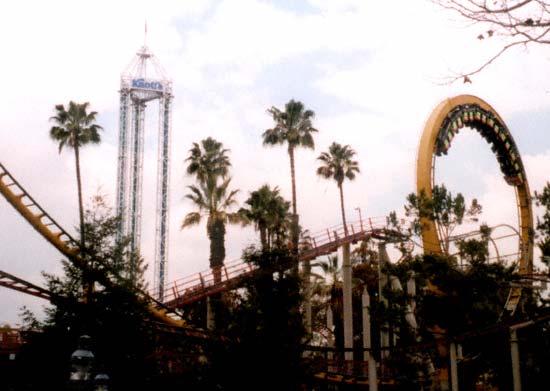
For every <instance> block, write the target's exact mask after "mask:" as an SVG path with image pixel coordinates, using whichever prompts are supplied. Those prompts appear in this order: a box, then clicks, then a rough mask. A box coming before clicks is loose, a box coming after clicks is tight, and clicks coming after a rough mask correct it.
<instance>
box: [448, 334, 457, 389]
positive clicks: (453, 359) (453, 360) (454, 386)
mask: <svg viewBox="0 0 550 391" xmlns="http://www.w3.org/2000/svg"><path fill="white" fill-rule="evenodd" d="M450 345H451V346H450V349H449V350H450V353H449V355H450V361H451V391H458V368H457V364H456V342H451V344H450Z"/></svg>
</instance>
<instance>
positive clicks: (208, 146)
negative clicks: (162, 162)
mask: <svg viewBox="0 0 550 391" xmlns="http://www.w3.org/2000/svg"><path fill="white" fill-rule="evenodd" d="M228 152H229V150H228V149H225V148H223V144H222V143H221V142H219V141H217V140H215V139H213V138H212V137H208V138H205V139H204V140H202V141H201V143H200V144H198V143H193V147H192V148H191V149H190V150H189V157H188V158H187V159H185V161H188V162H189V165H188V166H187V173H188V174H190V175H195V177H196V178H197V180H198V181H199V182H206V181H207V180H208V179H209V178H216V177H222V178H225V177H226V176H227V174H228V172H229V167H231V162H230V161H229V156H227V153H228Z"/></svg>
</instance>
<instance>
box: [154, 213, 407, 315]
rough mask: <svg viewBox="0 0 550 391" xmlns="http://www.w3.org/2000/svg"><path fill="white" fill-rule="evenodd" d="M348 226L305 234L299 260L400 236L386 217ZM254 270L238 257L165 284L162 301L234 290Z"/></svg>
mask: <svg viewBox="0 0 550 391" xmlns="http://www.w3.org/2000/svg"><path fill="white" fill-rule="evenodd" d="M347 228H348V235H347V236H346V235H345V230H344V226H343V225H342V224H340V225H335V226H332V227H329V228H327V229H324V230H322V231H318V232H315V233H313V234H308V235H305V236H303V237H302V240H301V242H300V256H299V260H300V261H301V262H303V261H307V260H312V259H314V258H317V257H319V256H321V255H326V254H330V253H332V252H334V251H337V250H338V248H339V247H340V246H342V245H344V244H347V243H355V242H358V241H360V240H365V239H368V238H371V237H373V238H377V239H384V238H387V237H396V236H397V235H399V234H398V233H397V232H395V231H392V230H390V229H389V228H388V220H387V218H386V217H372V218H368V219H365V220H363V219H361V220H358V221H355V222H352V223H349V224H348V225H347ZM254 270H255V268H254V266H253V265H251V264H249V263H246V262H245V261H244V260H242V259H237V260H233V261H230V262H228V263H226V264H225V265H224V266H222V267H221V268H220V269H218V270H216V271H213V270H211V269H209V270H204V271H201V272H199V273H195V274H193V275H190V276H186V277H183V278H180V279H178V280H175V281H173V282H171V283H169V284H167V285H166V289H165V290H164V293H163V295H162V296H161V297H163V298H164V300H163V304H164V305H165V306H166V307H168V308H170V309H173V308H180V307H182V306H185V305H187V304H191V303H194V302H196V301H198V300H201V299H203V298H205V297H207V296H210V295H213V294H215V293H219V292H223V291H226V290H229V289H234V288H235V287H237V286H239V284H241V283H242V280H243V278H244V277H246V276H248V275H250V274H252V273H253V272H254ZM215 276H216V277H217V278H215ZM151 295H152V296H154V297H159V295H158V292H153V293H151Z"/></svg>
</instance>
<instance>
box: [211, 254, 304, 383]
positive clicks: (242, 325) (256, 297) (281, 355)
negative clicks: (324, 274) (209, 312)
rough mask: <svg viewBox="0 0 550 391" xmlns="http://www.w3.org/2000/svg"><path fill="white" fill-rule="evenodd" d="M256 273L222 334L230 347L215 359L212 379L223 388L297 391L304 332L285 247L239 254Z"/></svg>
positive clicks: (297, 290) (296, 284) (296, 280)
mask: <svg viewBox="0 0 550 391" xmlns="http://www.w3.org/2000/svg"><path fill="white" fill-rule="evenodd" d="M243 258H244V259H245V261H246V262H248V263H250V264H253V265H255V266H256V267H255V272H254V273H253V274H251V275H250V276H248V277H247V278H246V279H245V281H244V284H243V285H242V293H241V294H240V295H239V297H240V298H239V301H238V303H237V305H235V306H234V307H233V313H232V316H231V318H230V320H229V321H228V323H227V325H226V329H225V330H224V335H225V336H227V337H228V338H229V339H230V341H231V342H230V344H229V346H228V345H227V344H224V345H223V346H219V347H218V349H217V350H216V351H215V354H214V355H213V364H212V367H213V370H214V373H212V374H211V375H210V377H211V378H215V379H216V382H217V383H219V384H220V387H218V388H217V389H227V390H233V389H235V390H237V389H243V390H254V389H261V390H300V389H301V388H300V385H301V384H302V382H303V380H304V371H305V368H304V364H303V357H302V355H303V342H304V337H305V330H304V325H303V321H302V316H301V313H300V304H301V295H300V278H299V276H297V275H296V274H295V273H292V272H291V271H290V269H291V266H292V265H293V264H294V256H293V255H292V253H291V252H290V251H289V249H287V248H278V247H273V248H271V249H269V250H261V251H260V250H256V249H253V248H250V249H248V250H246V251H245V252H244V254H243Z"/></svg>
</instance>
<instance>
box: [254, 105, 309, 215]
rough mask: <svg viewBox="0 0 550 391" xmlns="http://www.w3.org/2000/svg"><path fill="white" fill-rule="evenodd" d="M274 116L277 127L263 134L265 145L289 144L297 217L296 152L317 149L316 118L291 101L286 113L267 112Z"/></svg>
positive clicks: (293, 200) (294, 206) (271, 109)
mask: <svg viewBox="0 0 550 391" xmlns="http://www.w3.org/2000/svg"><path fill="white" fill-rule="evenodd" d="M267 112H268V113H269V114H271V115H272V116H273V120H274V121H275V127H274V128H272V129H267V130H266V131H265V132H264V133H263V134H262V137H263V144H264V146H265V145H278V144H285V143H286V144H287V150H288V156H289V158H290V175H291V181H292V213H293V214H294V216H296V215H297V208H296V174H295V170H294V150H295V149H296V148H298V147H303V148H310V149H314V148H315V143H314V141H313V133H315V132H317V131H318V130H317V129H315V128H314V127H313V125H312V123H311V120H312V119H313V117H314V116H315V113H314V112H313V111H312V110H305V109H304V105H303V103H302V102H300V101H295V100H293V99H291V100H290V101H289V102H288V103H287V104H286V105H285V111H281V110H279V109H278V108H276V107H271V108H270V109H268V110H267Z"/></svg>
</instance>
